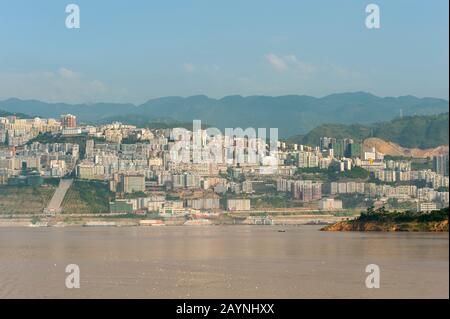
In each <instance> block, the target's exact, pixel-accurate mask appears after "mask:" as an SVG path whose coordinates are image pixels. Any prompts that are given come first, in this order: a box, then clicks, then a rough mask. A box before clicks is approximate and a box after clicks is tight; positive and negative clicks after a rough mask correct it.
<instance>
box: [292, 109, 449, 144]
mask: <svg viewBox="0 0 450 319" xmlns="http://www.w3.org/2000/svg"><path fill="white" fill-rule="evenodd" d="M448 130H449V114H448V113H443V114H438V115H415V116H406V117H403V118H397V119H394V120H392V121H389V122H381V123H375V124H372V125H359V124H355V125H343V124H322V125H320V126H318V127H316V128H315V129H313V130H311V131H310V132H309V133H307V134H305V135H296V136H293V137H291V138H290V139H289V140H290V141H291V142H294V143H299V144H306V145H318V144H319V140H320V138H321V137H323V136H328V137H336V138H353V139H356V140H363V139H366V138H369V137H378V138H381V139H383V140H386V141H392V142H394V143H397V144H399V145H401V146H403V147H408V148H422V149H425V148H432V147H437V146H440V145H448V144H449V133H448Z"/></svg>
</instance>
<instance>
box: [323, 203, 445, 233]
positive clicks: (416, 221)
mask: <svg viewBox="0 0 450 319" xmlns="http://www.w3.org/2000/svg"><path fill="white" fill-rule="evenodd" d="M448 212H449V210H448V207H447V208H444V209H441V210H438V211H433V212H429V213H417V212H392V213H391V212H386V211H384V209H380V210H372V211H368V212H367V213H362V214H361V216H359V217H357V218H355V219H353V220H345V221H340V222H337V223H334V224H332V225H327V226H325V227H323V228H322V229H321V230H322V231H362V232H368V231H380V232H448Z"/></svg>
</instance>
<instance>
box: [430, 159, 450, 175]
mask: <svg viewBox="0 0 450 319" xmlns="http://www.w3.org/2000/svg"><path fill="white" fill-rule="evenodd" d="M433 169H434V171H435V172H436V173H438V174H439V175H444V176H448V154H447V155H438V156H435V157H434V158H433Z"/></svg>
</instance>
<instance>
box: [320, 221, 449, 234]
mask: <svg viewBox="0 0 450 319" xmlns="http://www.w3.org/2000/svg"><path fill="white" fill-rule="evenodd" d="M321 231H360V232H369V231H376V232H448V220H444V221H439V222H424V223H417V222H409V223H385V222H376V221H370V222H366V221H358V220H349V221H342V222H338V223H335V224H333V225H327V226H325V227H323V228H322V229H321Z"/></svg>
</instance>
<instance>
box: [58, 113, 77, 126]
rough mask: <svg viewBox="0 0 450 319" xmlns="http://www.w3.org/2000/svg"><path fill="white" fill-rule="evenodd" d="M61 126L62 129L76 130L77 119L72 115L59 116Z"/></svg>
mask: <svg viewBox="0 0 450 319" xmlns="http://www.w3.org/2000/svg"><path fill="white" fill-rule="evenodd" d="M61 124H62V126H63V128H76V127H77V117H76V116H75V115H72V114H63V115H61Z"/></svg>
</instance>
